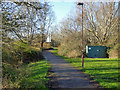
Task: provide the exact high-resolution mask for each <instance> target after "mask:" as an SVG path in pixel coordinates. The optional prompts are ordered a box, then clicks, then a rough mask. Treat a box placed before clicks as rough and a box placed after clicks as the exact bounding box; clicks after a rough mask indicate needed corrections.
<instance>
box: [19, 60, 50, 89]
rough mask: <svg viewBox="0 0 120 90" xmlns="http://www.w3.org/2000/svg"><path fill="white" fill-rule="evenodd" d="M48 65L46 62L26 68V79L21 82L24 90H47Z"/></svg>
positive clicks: (35, 63)
mask: <svg viewBox="0 0 120 90" xmlns="http://www.w3.org/2000/svg"><path fill="white" fill-rule="evenodd" d="M49 67H50V66H49V65H48V63H47V61H46V60H42V61H39V62H33V63H30V64H28V65H26V66H25V67H24V69H25V72H26V73H25V77H23V80H22V81H21V85H20V86H21V87H22V88H46V86H45V85H46V83H47V81H48V78H46V76H47V72H48V68H49Z"/></svg>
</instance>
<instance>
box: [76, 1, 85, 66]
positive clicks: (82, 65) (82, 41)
mask: <svg viewBox="0 0 120 90" xmlns="http://www.w3.org/2000/svg"><path fill="white" fill-rule="evenodd" d="M77 5H82V68H84V57H83V3H78V4H77Z"/></svg>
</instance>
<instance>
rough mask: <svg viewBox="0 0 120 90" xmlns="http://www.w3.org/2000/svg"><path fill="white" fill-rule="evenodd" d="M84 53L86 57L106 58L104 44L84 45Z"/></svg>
mask: <svg viewBox="0 0 120 90" xmlns="http://www.w3.org/2000/svg"><path fill="white" fill-rule="evenodd" d="M86 53H87V56H88V58H106V57H107V56H106V55H107V47H106V46H86Z"/></svg>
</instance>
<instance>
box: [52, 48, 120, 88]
mask: <svg viewBox="0 0 120 90" xmlns="http://www.w3.org/2000/svg"><path fill="white" fill-rule="evenodd" d="M52 53H54V54H55V55H58V54H57V49H56V50H53V51H52ZM58 56H60V55H58ZM60 57H62V58H63V59H64V60H66V61H68V62H70V63H71V64H72V65H73V66H75V67H77V68H79V69H82V68H81V67H82V63H81V62H82V60H81V58H67V57H64V56H60ZM118 63H120V59H109V58H84V69H82V70H83V71H84V72H85V73H86V74H88V75H90V76H91V77H93V78H94V80H95V81H96V82H99V84H100V85H101V86H103V87H104V88H119V86H118V84H120V78H119V77H120V74H119V72H118V70H120V66H118Z"/></svg>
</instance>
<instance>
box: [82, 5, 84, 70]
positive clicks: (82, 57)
mask: <svg viewBox="0 0 120 90" xmlns="http://www.w3.org/2000/svg"><path fill="white" fill-rule="evenodd" d="M82 68H84V59H83V5H82Z"/></svg>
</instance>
